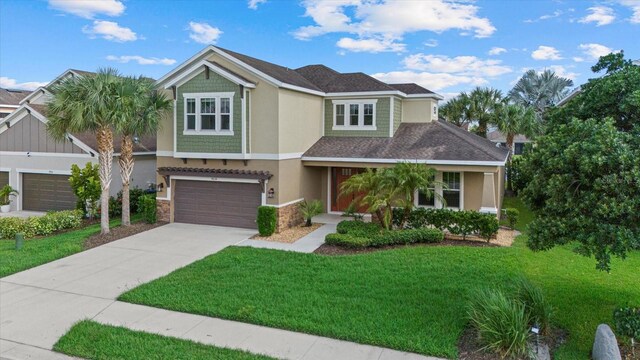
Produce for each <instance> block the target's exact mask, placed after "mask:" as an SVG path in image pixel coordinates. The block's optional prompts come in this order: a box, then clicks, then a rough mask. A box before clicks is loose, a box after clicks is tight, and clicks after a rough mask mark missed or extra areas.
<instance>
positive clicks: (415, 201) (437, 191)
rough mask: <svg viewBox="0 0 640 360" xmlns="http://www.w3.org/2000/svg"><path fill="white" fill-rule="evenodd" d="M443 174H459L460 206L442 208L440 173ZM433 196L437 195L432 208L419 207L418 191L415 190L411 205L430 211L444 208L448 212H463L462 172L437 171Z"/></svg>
mask: <svg viewBox="0 0 640 360" xmlns="http://www.w3.org/2000/svg"><path fill="white" fill-rule="evenodd" d="M444 172H457V173H459V174H460V206H459V207H451V206H447V207H444V206H443V203H442V194H443V192H442V190H443V189H442V179H443V176H442V173H444ZM435 194H437V196H435V199H434V204H435V205H434V206H428V205H420V204H419V203H418V191H417V190H416V192H415V194H414V197H413V204H414V206H416V207H421V208H430V209H442V208H446V209H449V210H464V171H438V172H437V173H436V188H435Z"/></svg>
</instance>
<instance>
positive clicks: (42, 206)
mask: <svg viewBox="0 0 640 360" xmlns="http://www.w3.org/2000/svg"><path fill="white" fill-rule="evenodd" d="M21 195H22V208H23V209H24V210H32V211H51V210H70V209H75V207H76V196H75V194H74V193H73V191H72V190H71V185H69V175H50V174H22V193H21Z"/></svg>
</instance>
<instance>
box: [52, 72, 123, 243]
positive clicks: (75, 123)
mask: <svg viewBox="0 0 640 360" xmlns="http://www.w3.org/2000/svg"><path fill="white" fill-rule="evenodd" d="M118 81H119V74H118V72H117V71H116V70H115V69H109V68H107V69H100V70H99V71H98V73H97V74H95V75H89V76H82V77H79V76H73V77H69V78H67V79H65V80H63V81H62V82H61V83H59V84H56V85H54V86H53V88H52V93H53V98H52V99H51V101H49V102H48V103H47V105H48V108H47V117H48V120H49V121H48V122H47V130H48V132H49V133H50V134H51V136H52V137H53V138H55V139H59V140H62V139H64V138H65V137H66V136H67V134H68V133H74V132H94V133H95V134H96V140H97V143H98V163H99V166H100V186H101V189H102V194H101V196H100V205H101V206H100V207H101V212H100V225H101V233H102V234H108V233H109V187H110V185H111V170H112V161H113V126H114V121H115V119H114V109H115V108H116V107H117V104H116V101H117V97H116V96H114V95H115V88H116V86H117V83H118Z"/></svg>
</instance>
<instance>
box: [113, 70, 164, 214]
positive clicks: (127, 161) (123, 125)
mask: <svg viewBox="0 0 640 360" xmlns="http://www.w3.org/2000/svg"><path fill="white" fill-rule="evenodd" d="M117 94H118V95H117V96H118V100H119V101H118V102H117V106H118V107H117V109H116V110H117V120H116V123H115V126H116V131H117V132H118V134H120V135H121V136H122V140H121V146H120V158H119V159H118V163H119V164H120V177H121V178H122V225H125V226H128V225H131V214H130V204H129V186H130V184H131V173H132V172H133V167H134V165H135V161H134V158H133V144H134V142H135V141H136V139H137V138H139V137H142V136H145V135H149V134H155V133H156V132H157V131H158V129H159V127H160V121H161V119H162V116H163V114H164V113H165V112H166V111H168V110H169V109H170V108H171V101H170V100H168V99H167V98H166V97H165V96H164V95H163V94H160V93H158V92H157V91H154V85H153V81H152V80H150V79H148V78H144V77H137V78H136V77H125V78H122V79H121V81H120V82H119V84H118V87H117Z"/></svg>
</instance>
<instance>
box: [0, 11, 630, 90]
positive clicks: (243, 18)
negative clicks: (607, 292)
mask: <svg viewBox="0 0 640 360" xmlns="http://www.w3.org/2000/svg"><path fill="white" fill-rule="evenodd" d="M638 38H640V0H599V1H588V0H530V1H525V0H522V1H516V0H511V1H509V0H423V1H419V0H400V1H393V0H302V1H287V0H233V1H231V0H229V1H225V0H217V1H213V0H212V1H204V0H180V1H170V0H0V87H5V88H23V89H35V88H37V87H38V86H41V85H44V84H46V83H48V82H49V81H51V80H53V79H54V78H55V77H56V76H58V75H60V74H61V73H62V72H64V71H65V70H66V69H70V68H72V69H80V70H88V71H95V70H96V69H98V68H100V67H115V68H117V69H118V70H120V72H122V73H123V74H127V75H145V76H149V77H152V78H160V77H161V76H163V75H164V74H166V73H168V72H169V71H171V70H172V69H173V68H175V67H176V66H178V65H179V64H181V63H182V62H183V61H185V60H187V59H188V58H189V57H191V56H193V55H194V54H196V53H197V52H198V51H200V50H202V49H203V48H204V47H206V46H207V45H209V44H214V45H219V46H221V47H223V48H228V49H230V50H233V51H236V52H240V53H243V54H246V55H250V56H253V57H256V58H259V59H263V60H266V61H270V62H273V63H276V64H279V65H283V66H287V67H290V68H297V67H300V66H304V65H309V64H324V65H327V66H329V67H331V68H333V69H335V70H337V71H340V72H364V73H367V74H369V75H372V76H374V77H376V78H378V79H380V80H382V81H385V82H390V83H392V82H415V83H418V84H420V85H422V86H424V87H426V88H428V89H430V90H432V91H435V92H438V93H440V94H442V95H444V96H445V97H446V98H450V97H452V96H455V95H456V94H458V93H459V92H461V91H467V90H470V89H472V88H474V87H476V86H490V87H494V88H497V89H500V90H502V91H503V92H505V93H506V92H508V90H509V89H510V88H511V87H512V86H513V84H514V83H515V82H516V81H517V79H518V78H519V77H520V76H521V75H522V74H523V73H524V72H525V71H526V70H528V69H535V70H538V71H541V70H544V69H551V70H553V71H555V72H556V73H557V74H558V75H560V76H564V77H568V78H570V79H572V80H573V81H574V83H575V85H576V86H577V85H579V84H581V83H584V82H586V81H587V80H588V79H589V78H592V77H594V76H597V75H595V74H593V73H592V72H591V70H590V67H591V66H592V65H593V64H595V62H596V61H597V59H598V57H599V56H602V55H605V54H608V53H609V52H612V51H619V50H624V51H625V56H626V57H627V58H630V59H640V45H638V44H640V42H639V40H638Z"/></svg>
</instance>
